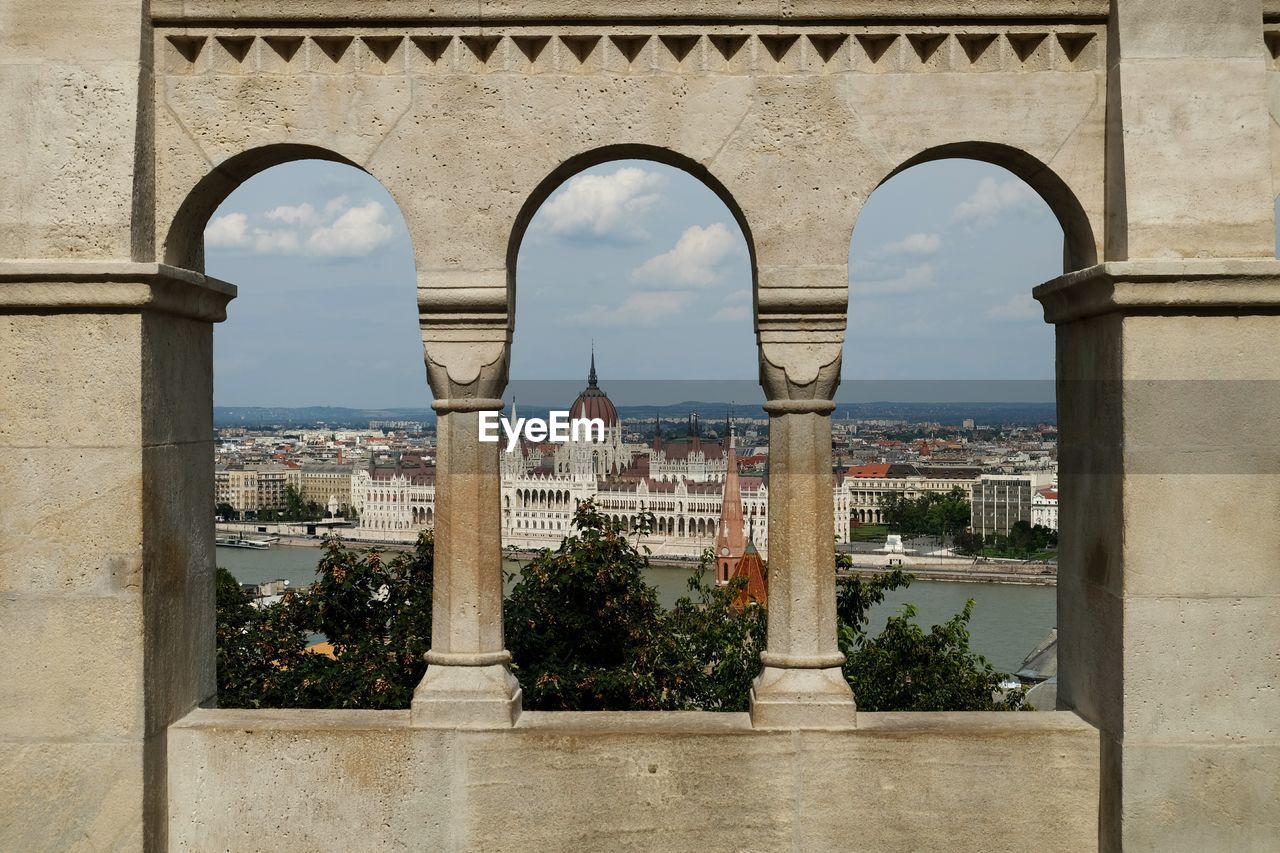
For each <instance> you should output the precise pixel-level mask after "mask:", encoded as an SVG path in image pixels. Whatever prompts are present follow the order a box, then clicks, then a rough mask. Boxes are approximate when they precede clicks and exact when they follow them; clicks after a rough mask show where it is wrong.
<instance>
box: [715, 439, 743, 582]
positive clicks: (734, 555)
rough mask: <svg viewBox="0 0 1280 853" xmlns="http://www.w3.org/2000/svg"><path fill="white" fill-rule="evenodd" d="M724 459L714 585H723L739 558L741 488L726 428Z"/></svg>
mask: <svg viewBox="0 0 1280 853" xmlns="http://www.w3.org/2000/svg"><path fill="white" fill-rule="evenodd" d="M727 453H728V459H726V460H725V477H724V500H723V501H722V502H721V504H720V532H719V533H718V534H716V583H720V584H726V583H728V582H729V578H731V577H733V573H734V571H735V570H736V569H737V567H738V562H739V561H740V560H741V559H742V554H743V551H744V550H745V543H744V542H743V541H742V527H743V524H742V488H741V486H740V485H739V484H738V456H737V453H736V452H735V450H734V447H733V425H732V424H730V425H729V448H728V450H727Z"/></svg>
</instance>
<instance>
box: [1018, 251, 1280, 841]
mask: <svg viewBox="0 0 1280 853" xmlns="http://www.w3.org/2000/svg"><path fill="white" fill-rule="evenodd" d="M1036 296H1037V298H1038V299H1039V300H1040V301H1041V302H1042V303H1043V304H1044V306H1045V315H1046V318H1047V319H1048V320H1049V321H1050V322H1052V323H1055V324H1057V340H1058V344H1057V347H1058V411H1059V422H1060V430H1061V432H1060V447H1059V450H1060V456H1059V481H1060V485H1061V488H1060V495H1061V499H1060V500H1061V504H1060V512H1059V522H1060V531H1061V534H1060V536H1061V543H1062V544H1061V551H1060V553H1059V570H1058V637H1059V644H1058V664H1059V666H1058V672H1059V674H1058V681H1059V684H1058V704H1059V707H1060V708H1062V709H1069V710H1074V711H1075V712H1076V713H1078V714H1080V716H1082V717H1083V718H1084V719H1086V720H1088V721H1089V722H1091V723H1093V724H1094V725H1095V726H1097V727H1098V728H1099V730H1100V731H1101V735H1102V738H1101V743H1102V755H1101V786H1102V789H1101V827H1100V841H1101V848H1102V850H1104V851H1121V850H1125V851H1161V853H1178V851H1186V853H1197V851H1204V850H1263V849H1268V848H1269V847H1270V846H1272V845H1273V844H1274V842H1275V839H1276V838H1280V815H1278V814H1277V810H1276V809H1275V804H1276V803H1277V802H1280V690H1277V689H1276V685H1277V684H1280V527H1277V524H1276V520H1277V518H1278V517H1280V450H1278V449H1277V447H1276V424H1277V423H1280V263H1277V262H1276V261H1274V260H1249V261H1242V260H1236V261H1204V260H1196V261H1181V260H1174V261H1142V262H1138V261H1129V262H1118V263H1107V264H1103V265H1101V266H1098V267H1093V268H1091V269H1088V270H1084V271H1081V272H1079V273H1074V274H1071V275H1067V276H1064V277H1062V278H1060V279H1057V280H1055V281H1053V282H1050V283H1048V284H1045V285H1042V286H1041V287H1039V288H1037V290H1036Z"/></svg>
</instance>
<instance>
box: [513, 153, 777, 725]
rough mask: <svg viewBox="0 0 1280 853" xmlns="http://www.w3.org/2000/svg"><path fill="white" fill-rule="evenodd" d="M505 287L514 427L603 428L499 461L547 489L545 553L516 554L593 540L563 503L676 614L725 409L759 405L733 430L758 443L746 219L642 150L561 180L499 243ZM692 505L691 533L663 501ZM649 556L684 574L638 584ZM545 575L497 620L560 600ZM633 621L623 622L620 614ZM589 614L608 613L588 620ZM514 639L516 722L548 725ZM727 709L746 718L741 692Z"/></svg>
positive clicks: (527, 648) (699, 544) (683, 171)
mask: <svg viewBox="0 0 1280 853" xmlns="http://www.w3.org/2000/svg"><path fill="white" fill-rule="evenodd" d="M508 274H509V279H508V281H509V286H510V288H511V290H512V298H513V300H514V303H515V320H514V324H513V328H514V331H513V338H512V344H511V359H510V375H511V382H510V384H509V386H508V395H509V396H510V397H512V398H514V400H515V401H516V405H514V406H513V407H512V409H511V410H514V411H517V412H518V414H519V416H521V417H530V416H533V417H538V418H546V417H549V414H550V412H551V411H555V410H559V411H567V412H569V414H570V417H575V418H576V417H582V418H586V419H597V420H599V421H600V422H601V424H602V426H603V431H602V433H601V434H600V435H599V436H595V437H590V438H586V439H584V440H582V441H578V442H575V441H573V440H571V439H570V440H568V441H565V442H560V443H556V442H553V441H552V440H550V439H547V440H546V441H542V442H539V443H538V444H537V447H536V452H528V453H525V454H524V455H523V456H521V457H519V458H517V459H513V460H511V461H510V462H508V461H504V470H506V471H509V472H511V473H510V474H509V476H511V477H514V478H516V479H517V480H532V479H534V478H537V479H539V480H540V481H543V482H546V481H550V482H548V483H547V487H548V489H549V491H550V494H551V495H552V496H553V499H552V501H551V502H550V504H549V506H548V508H547V512H546V515H547V517H548V520H549V522H550V523H549V524H548V526H547V531H548V535H547V537H546V538H545V539H543V540H542V541H539V542H533V541H529V542H528V543H527V544H528V545H529V546H538V547H546V546H547V545H548V544H549V545H550V546H551V547H552V548H555V547H556V546H557V545H559V544H560V542H561V540H562V539H563V537H566V536H569V535H573V534H575V533H580V535H581V538H580V539H579V541H582V542H592V541H596V540H595V539H594V538H593V537H594V536H595V535H596V534H595V532H594V530H593V529H592V528H590V527H587V528H584V530H585V531H586V532H582V531H575V530H573V522H574V514H575V509H576V501H577V500H581V499H584V498H585V499H592V500H594V502H595V505H596V507H597V508H598V509H599V510H600V512H601V514H602V516H601V522H603V521H604V520H606V519H608V520H612V519H617V520H619V521H621V523H622V526H623V529H622V530H621V531H620V532H621V533H622V535H623V536H624V537H625V539H626V541H627V547H629V548H633V549H635V551H634V553H635V554H636V555H638V556H637V558H636V559H635V560H634V561H632V560H629V559H627V558H621V557H618V556H617V555H618V553H620V552H615V551H609V552H608V553H609V554H610V555H611V556H609V557H608V559H609V560H613V561H614V562H613V563H612V566H613V567H614V568H615V569H616V570H620V569H626V571H627V572H628V573H631V572H640V574H639V575H638V576H635V577H634V578H633V579H634V580H637V581H639V582H640V583H643V584H651V585H652V586H653V587H654V588H656V590H657V592H656V596H657V599H656V603H657V606H658V608H660V609H661V608H672V607H673V605H675V603H676V601H677V599H678V598H679V597H681V596H686V595H689V594H690V592H689V590H690V586H689V580H690V577H691V576H692V574H693V571H694V566H695V565H696V563H697V561H698V559H699V558H700V556H701V552H702V550H703V549H704V548H705V547H707V546H709V545H710V544H711V542H710V540H709V539H706V538H704V539H702V540H699V541H690V539H691V537H687V536H685V531H692V530H693V528H694V525H695V524H698V525H700V526H701V529H702V530H703V531H704V533H706V534H708V536H710V535H711V534H710V531H711V530H712V529H713V528H712V525H711V521H710V520H709V519H708V518H707V517H706V516H707V514H710V513H715V514H719V513H720V512H721V510H722V507H723V502H724V496H723V493H722V488H723V483H724V480H725V476H726V475H725V472H726V466H727V464H728V463H727V459H728V427H727V423H728V416H729V414H730V410H731V407H732V405H733V404H734V403H735V402H737V403H739V404H740V405H741V406H743V407H744V408H747V409H751V408H752V406H753V404H755V406H756V408H754V409H753V410H752V411H751V413H750V414H748V415H745V416H744V417H743V418H742V421H743V428H744V429H746V424H747V423H748V422H749V423H750V429H751V430H752V431H753V433H755V434H756V435H758V436H760V435H763V434H764V432H765V426H764V424H765V418H764V413H763V410H761V409H759V408H758V403H757V401H759V400H761V399H762V398H761V394H760V390H759V385H758V380H757V378H756V377H757V372H758V357H757V347H756V340H755V334H754V329H753V291H754V281H755V262H754V254H753V251H752V248H751V239H750V232H749V228H748V227H747V224H746V221H745V218H744V216H743V214H742V212H741V210H740V209H738V207H737V205H736V204H735V203H734V202H733V199H732V198H731V196H730V195H729V193H728V191H727V190H726V189H725V187H724V186H723V185H722V184H720V182H719V181H717V180H715V178H713V177H712V176H711V175H710V174H709V173H708V172H707V170H706V169H705V168H704V167H702V166H701V165H700V164H697V163H695V162H693V161H691V160H688V159H687V158H684V157H682V156H680V155H676V154H674V153H672V152H670V151H666V150H662V149H655V148H646V147H642V146H625V147H615V148H607V149H602V150H598V151H593V152H591V153H589V154H585V155H582V156H580V157H576V158H572V159H570V160H568V161H567V162H565V163H564V164H563V165H562V166H561V167H560V168H558V169H556V170H554V171H553V172H552V174H550V175H548V176H547V178H546V179H545V180H543V181H542V182H540V183H539V184H538V186H537V187H536V189H535V190H534V191H533V192H532V193H531V195H530V197H529V199H528V201H527V203H526V204H525V205H524V207H523V208H522V209H521V212H520V214H519V216H518V217H517V219H516V222H515V228H514V231H513V233H512V236H511V240H510V243H509V252H508ZM530 450H531V451H533V450H534V448H532V447H531V448H530ZM521 459H522V460H523V465H522V466H521V465H520V464H518V463H519V462H520V460H521ZM517 487H519V484H517ZM695 488H696V489H697V490H698V491H699V492H700V493H702V494H705V495H706V497H707V500H706V501H704V502H703V506H701V507H698V509H699V510H701V512H702V515H701V517H698V516H696V515H695V508H694V506H693V504H691V503H684V502H678V501H677V500H676V499H675V498H676V494H677V493H680V494H683V493H686V490H689V491H692V490H693V489H695ZM570 495H572V496H573V498H574V499H570V497H569V496H570ZM735 499H738V500H739V501H740V498H735ZM618 509H621V510H631V512H616V511H615V510H618ZM738 512H739V516H738V517H741V512H742V510H741V507H739V511H738ZM641 514H643V515H641ZM586 523H587V524H596V523H597V522H595V521H594V520H593V519H591V518H590V517H588V520H587V522H586ZM511 532H512V533H516V532H518V530H517V531H511ZM506 534H507V532H506V531H504V535H506ZM602 535H603V534H602ZM548 539H549V540H551V541H550V542H548V541H547V540H548ZM517 544H525V543H522V542H518V543H517ZM563 547H565V548H584V549H585V548H586V546H584V545H570V544H568V543H566V544H565V545H564V546H563ZM611 547H612V546H611ZM646 551H647V552H648V553H649V554H652V555H655V556H656V555H661V556H662V557H663V558H668V557H670V558H679V559H681V562H674V561H673V562H671V563H667V562H665V561H664V562H658V561H653V562H650V563H648V564H647V565H646V566H645V567H644V568H643V570H640V569H638V568H636V567H637V566H638V565H639V564H641V563H642V562H643V560H644V554H645V552H646ZM556 553H557V554H559V555H560V557H561V558H563V559H566V560H567V557H564V555H563V554H560V552H556ZM576 553H577V552H575V554H576ZM593 553H594V552H588V551H584V552H583V553H582V555H581V557H580V559H582V560H589V559H593V558H594V557H593V556H592V554H593ZM626 553H631V552H626ZM555 565H557V564H556V563H555V561H554V560H548V562H547V563H545V564H544V563H539V568H540V571H539V572H537V573H532V572H531V573H529V575H528V577H529V578H532V579H533V580H531V581H530V583H529V584H528V585H527V586H526V587H522V586H521V584H522V583H524V580H525V578H522V580H521V581H520V582H519V583H518V584H517V586H516V588H515V591H514V592H513V593H512V594H511V596H510V597H509V599H508V612H516V613H527V610H526V607H527V602H528V600H531V599H532V598H533V597H534V596H535V595H536V594H537V590H538V589H542V588H543V587H535V585H534V581H535V580H536V581H537V582H538V583H545V584H546V587H545V588H547V589H550V588H554V589H555V590H556V591H557V594H559V591H560V590H563V589H568V588H569V587H568V586H560V585H557V583H558V582H553V581H551V580H549V578H551V577H553V576H554V575H553V573H552V571H551V569H552V568H553V567H554V566H555ZM608 568H609V567H601V568H600V572H601V573H602V577H610V578H611V581H610V582H612V581H613V580H616V579H617V576H616V575H610V574H609V572H608ZM570 574H572V573H570V572H566V576H568V575H570ZM627 577H632V575H631V574H628V575H627ZM708 582H713V581H712V579H711V576H709V577H708ZM564 583H565V584H568V581H564ZM590 594H592V593H588V594H586V595H584V596H583V597H584V598H589V597H590ZM525 596H528V598H525ZM636 596H638V597H639V598H646V596H645V594H644V593H642V592H639V591H637V592H636ZM629 600H631V601H635V600H636V598H634V597H633V598H631V599H629ZM571 604H573V605H575V606H576V604H577V601H576V600H574V601H572V602H571ZM640 609H642V608H638V607H632V606H631V605H628V607H627V608H626V612H628V613H637V612H640ZM592 612H593V613H594V612H597V611H596V610H593V611H592ZM598 612H599V613H609V614H612V613H615V612H618V611H616V610H615V609H614V608H612V607H604V606H603V605H600V606H599V610H598ZM663 612H668V611H663ZM561 615H562V616H563V614H561ZM593 618H595V617H593ZM611 618H612V617H611ZM654 618H655V619H657V620H661V619H662V618H665V617H663V616H661V615H658V616H655V617H654ZM555 622H556V623H557V624H559V622H560V620H559V619H557V620H555ZM524 624H528V622H527V621H526V623H524ZM521 630H522V628H517V627H514V626H513V628H512V630H511V631H510V632H509V633H510V634H511V635H514V639H510V638H509V643H511V651H512V653H513V655H515V659H516V662H517V665H518V666H519V667H520V669H521V672H522V673H526V674H527V677H525V676H524V675H522V686H523V685H528V684H530V683H532V684H534V685H535V687H534V689H532V690H531V689H529V688H528V687H527V686H526V687H524V689H525V702H526V707H534V708H538V707H543V708H547V707H555V706H549V705H544V704H541V702H542V701H544V700H543V699H542V697H540V695H539V693H538V689H539V687H538V685H540V684H543V683H550V682H548V681H546V680H545V679H543V680H540V679H539V677H538V673H539V672H540V670H539V669H538V663H537V662H536V660H531V659H530V657H529V655H531V654H536V650H535V649H533V648H532V647H531V645H530V644H525V645H523V646H522V644H521V642H520V638H519V636H518V635H519V633H520V631H521ZM602 633H606V634H607V633H608V630H606V629H605V628H602ZM759 640H760V641H761V642H763V630H761V631H760V632H759ZM741 699H742V703H743V705H745V700H746V693H745V691H744V692H743V695H742V697H741ZM592 701H595V700H594V699H593V700H592ZM632 707H646V706H644V705H642V704H637V705H634V706H632Z"/></svg>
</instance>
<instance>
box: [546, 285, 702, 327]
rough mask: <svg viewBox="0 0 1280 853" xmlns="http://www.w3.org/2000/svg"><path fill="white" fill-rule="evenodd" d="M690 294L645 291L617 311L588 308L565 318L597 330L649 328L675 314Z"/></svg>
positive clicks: (636, 294)
mask: <svg viewBox="0 0 1280 853" xmlns="http://www.w3.org/2000/svg"><path fill="white" fill-rule="evenodd" d="M692 297H693V294H691V293H687V292H683V291H676V290H649V291H642V292H639V293H632V294H631V295H630V296H628V297H627V298H626V300H625V301H624V302H623V303H622V304H621V305H619V306H618V307H617V308H608V307H606V306H604V305H592V306H590V307H588V308H587V309H586V310H585V311H582V312H581V313H579V314H576V315H574V316H572V317H570V318H569V320H570V321H571V322H575V323H582V324H586V325H598V326H651V325H653V324H655V323H657V322H658V321H660V320H663V319H665V318H667V317H670V316H672V315H673V314H679V313H680V312H681V311H683V310H684V309H685V306H687V305H688V304H689V300H690V299H691V298H692Z"/></svg>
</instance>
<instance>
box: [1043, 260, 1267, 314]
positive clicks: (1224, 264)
mask: <svg viewBox="0 0 1280 853" xmlns="http://www.w3.org/2000/svg"><path fill="white" fill-rule="evenodd" d="M1032 295H1033V296H1035V298H1036V299H1038V300H1039V301H1040V304H1041V305H1042V306H1044V319H1045V322H1048V323H1053V324H1055V325H1057V324H1062V323H1071V322H1074V321H1076V320H1084V319H1088V318H1090V317H1097V316H1101V315H1103V314H1112V313H1123V314H1154V315H1178V314H1183V315H1196V314H1209V313H1221V312H1223V311H1229V312H1244V313H1252V314H1274V313H1280V261H1277V260H1272V259H1269V258H1259V259H1252V258H1248V259H1228V260H1219V259H1190V260H1138V261H1109V262H1107V263H1102V264H1098V265H1096V266H1092V267H1088V268H1086V269H1083V270H1079V271H1077V272H1073V273H1068V274H1067V275H1064V276H1059V277H1058V278H1055V279H1053V280H1051V281H1047V282H1045V283H1044V284H1042V285H1040V286H1039V287H1037V288H1036V289H1035V290H1034V291H1032Z"/></svg>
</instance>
